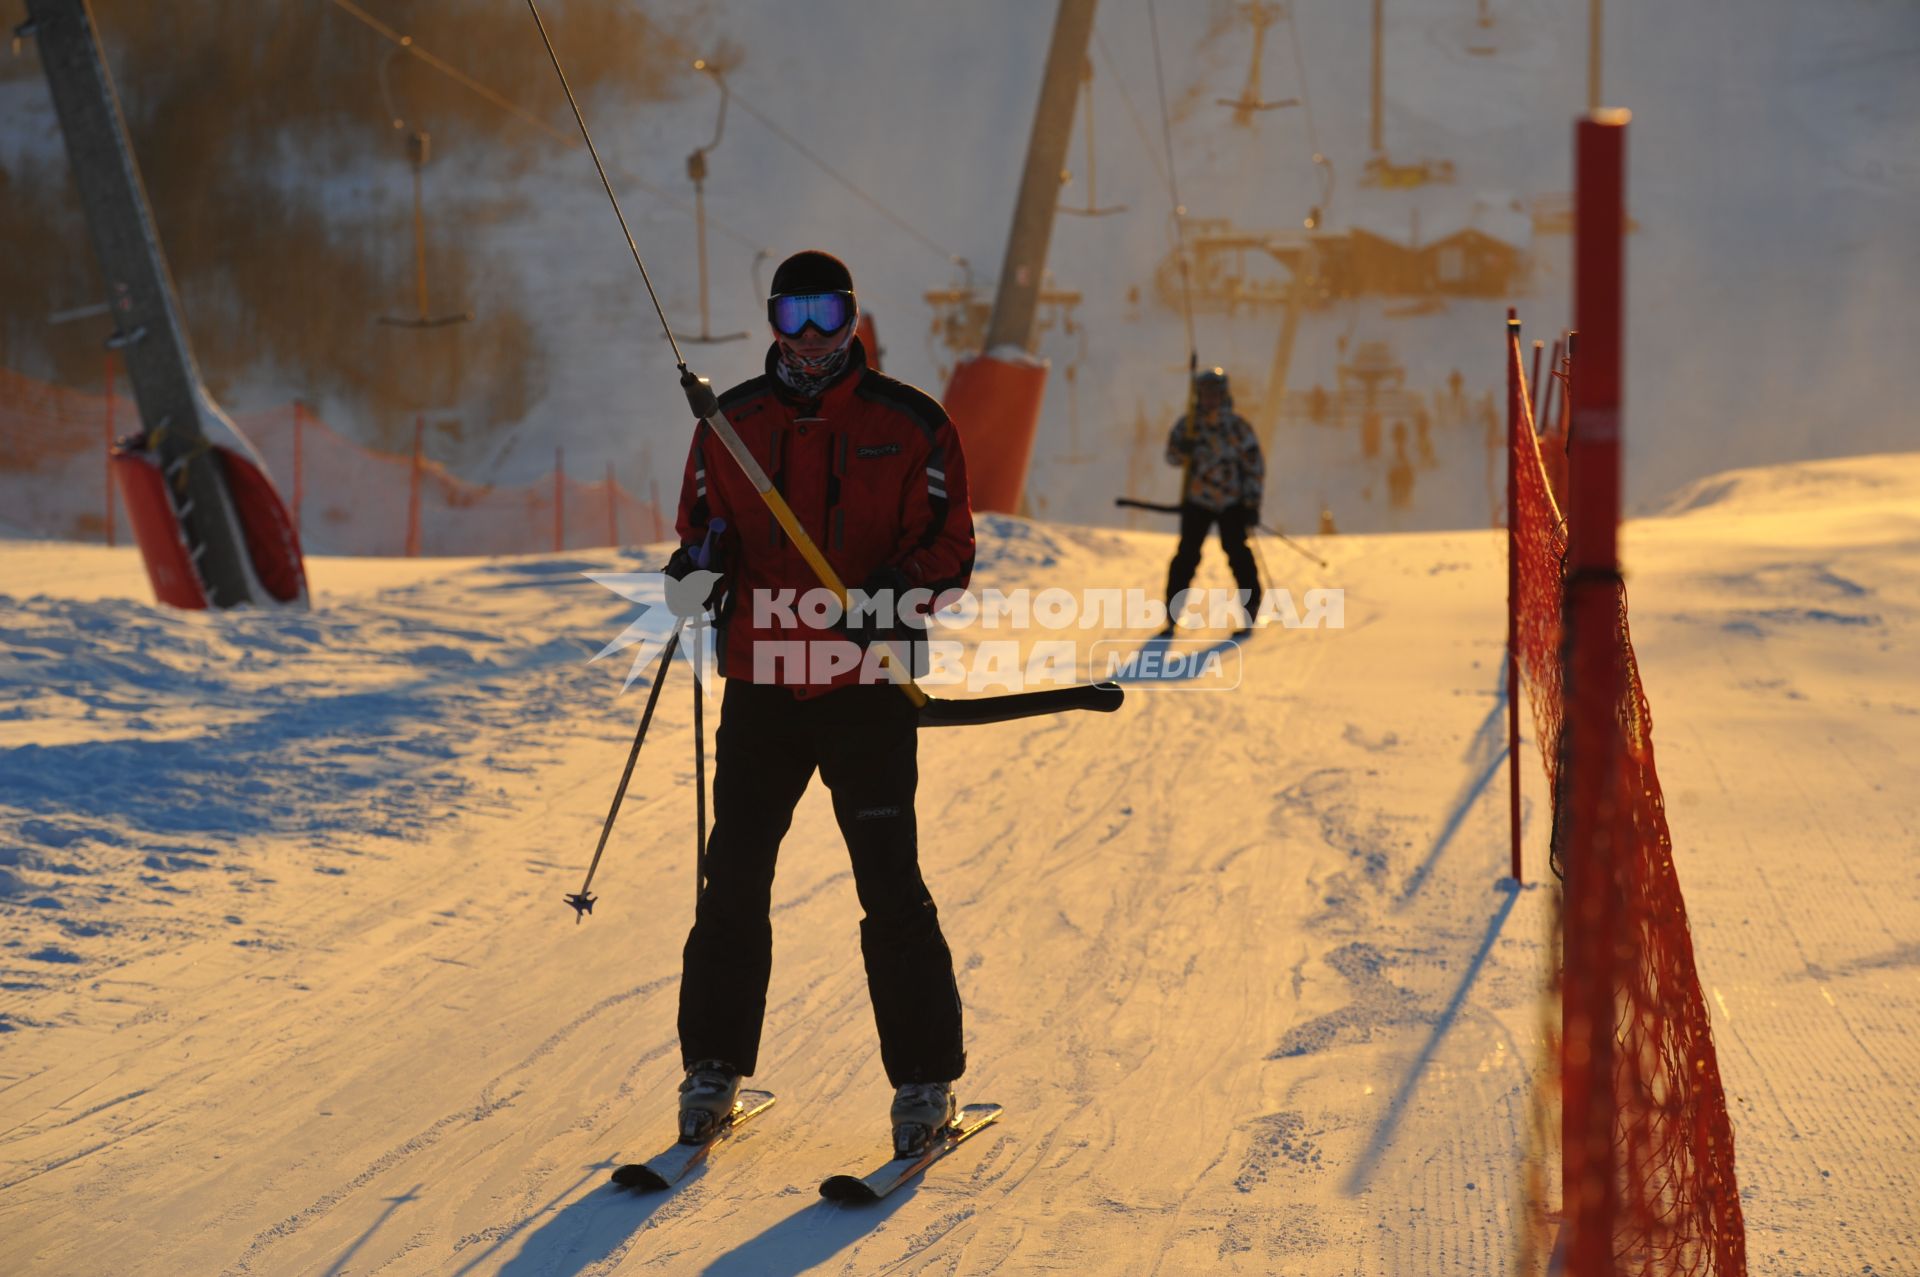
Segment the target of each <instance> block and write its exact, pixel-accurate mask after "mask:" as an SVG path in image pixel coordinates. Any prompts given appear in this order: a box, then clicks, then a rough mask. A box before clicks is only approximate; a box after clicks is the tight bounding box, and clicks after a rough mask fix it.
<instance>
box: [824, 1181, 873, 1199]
mask: <svg viewBox="0 0 1920 1277" xmlns="http://www.w3.org/2000/svg"><path fill="white" fill-rule="evenodd" d="M820 1196H822V1197H824V1198H826V1199H827V1200H828V1201H830V1202H877V1201H879V1200H880V1197H879V1195H878V1194H877V1193H875V1192H874V1191H873V1190H872V1189H871V1188H868V1187H867V1183H866V1181H865V1180H863V1179H860V1178H858V1177H857V1176H853V1175H835V1176H832V1177H830V1178H828V1179H826V1180H823V1181H821V1184H820Z"/></svg>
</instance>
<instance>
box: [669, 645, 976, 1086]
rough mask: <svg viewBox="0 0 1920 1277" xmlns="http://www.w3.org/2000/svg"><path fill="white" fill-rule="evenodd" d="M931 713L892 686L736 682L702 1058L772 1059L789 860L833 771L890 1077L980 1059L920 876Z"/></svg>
mask: <svg viewBox="0 0 1920 1277" xmlns="http://www.w3.org/2000/svg"><path fill="white" fill-rule="evenodd" d="M917 715H918V711H917V710H916V709H915V708H914V706H913V704H912V702H910V701H909V700H908V699H907V698H906V697H905V696H903V695H901V693H900V689H899V688H897V687H893V686H891V685H885V686H862V687H846V688H840V689H837V690H835V691H831V692H827V693H825V694H824V695H821V696H818V697H814V698H811V699H808V700H797V699H795V697H794V695H793V693H792V692H790V691H788V690H787V689H786V688H782V687H774V686H771V685H764V684H756V683H748V682H745V681H744V680H741V679H728V680H727V684H726V693H725V696H724V698H723V700H722V702H721V706H720V727H719V730H718V733H717V737H716V742H715V749H714V765H713V813H714V815H713V832H712V834H711V835H710V836H709V837H708V839H707V857H706V873H707V883H706V888H705V890H703V891H702V892H701V893H700V902H699V905H698V907H697V908H696V909H695V911H694V921H693V931H692V934H690V935H689V936H688V937H687V946H686V950H685V967H684V970H683V973H682V976H681V980H680V1053H681V1057H682V1061H683V1063H684V1064H685V1065H686V1066H687V1067H689V1068H691V1067H692V1066H693V1065H695V1064H697V1063H699V1062H701V1061H703V1060H719V1061H723V1062H725V1063H727V1064H730V1065H732V1066H733V1067H734V1068H736V1069H738V1070H739V1071H740V1072H741V1073H743V1074H751V1073H753V1072H754V1070H755V1068H756V1067H757V1066H758V1063H759V1056H760V1030H761V1022H762V1021H763V1019H764V1018H765V1016H766V1009H767V981H768V978H769V976H770V975H771V973H772V969H773V925H772V920H771V917H770V910H771V907H772V901H773V871H774V861H775V860H776V859H777V858H778V855H779V851H780V840H781V839H782V838H783V837H784V836H785V835H786V832H787V829H788V827H789V826H790V825H791V824H792V822H793V809H794V806H795V805H796V804H797V803H798V802H799V801H800V796H801V795H802V794H803V793H805V792H806V788H807V785H808V783H809V782H810V781H811V780H812V779H813V773H814V770H815V769H816V768H818V770H819V772H820V779H821V780H823V781H825V782H826V786H827V789H828V790H829V791H830V792H831V793H832V795H833V813H834V815H835V816H836V817H837V818H838V819H839V822H840V833H841V835H842V837H844V838H845V839H846V844H847V852H848V854H849V855H850V856H851V857H852V860H853V882H854V889H855V891H856V892H857V893H858V895H859V898H860V907H861V909H862V911H863V912H864V914H865V917H863V918H862V919H861V922H860V948H861V954H862V956H863V957H864V958H865V960H866V968H867V989H868V991H869V993H870V994H871V995H872V998H873V1018H874V1021H875V1023H876V1025H877V1026H878V1028H879V1030H880V1060H881V1063H882V1064H883V1065H884V1066H885V1068H886V1072H887V1079H888V1080H889V1081H890V1082H891V1083H892V1084H893V1085H895V1086H899V1085H901V1084H902V1083H906V1082H950V1081H952V1080H953V1079H955V1078H957V1077H959V1076H960V1074H961V1073H962V1072H963V1071H964V1070H965V1069H966V1063H967V1060H966V1052H965V1049H964V1047H963V1045H962V1041H961V1030H960V989H959V986H958V985H957V984H956V983H955V981H954V977H953V954H952V952H951V951H950V950H949V949H948V948H947V941H946V938H945V937H944V936H943V935H942V934H941V933H940V918H939V915H938V913H937V912H936V911H935V909H934V905H933V899H932V897H931V896H929V895H928V893H927V887H926V883H925V882H923V881H922V880H921V878H920V863H919V861H920V855H919V842H918V835H917V832H916V829H917V827H916V823H915V816H914V789H915V787H916V786H917V785H918V782H919V764H918V761H917V757H916V752H917V746H918V743H919V731H918V727H917Z"/></svg>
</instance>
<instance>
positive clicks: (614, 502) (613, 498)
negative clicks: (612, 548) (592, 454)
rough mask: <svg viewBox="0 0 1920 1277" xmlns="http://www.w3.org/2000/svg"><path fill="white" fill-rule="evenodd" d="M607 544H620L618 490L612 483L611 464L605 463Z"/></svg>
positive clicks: (617, 486)
mask: <svg viewBox="0 0 1920 1277" xmlns="http://www.w3.org/2000/svg"><path fill="white" fill-rule="evenodd" d="M607 544H608V545H619V544H620V488H619V485H617V484H616V483H614V481H613V462H611V461H609V462H607Z"/></svg>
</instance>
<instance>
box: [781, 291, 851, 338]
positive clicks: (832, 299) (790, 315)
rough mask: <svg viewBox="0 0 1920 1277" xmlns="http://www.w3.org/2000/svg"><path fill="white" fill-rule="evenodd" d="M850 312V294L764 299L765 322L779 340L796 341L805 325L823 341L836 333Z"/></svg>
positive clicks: (782, 296) (845, 321)
mask: <svg viewBox="0 0 1920 1277" xmlns="http://www.w3.org/2000/svg"><path fill="white" fill-rule="evenodd" d="M853 311H854V302H853V294H852V293H784V294H782V295H781V296H779V297H770V298H768V299H767V320H768V322H769V323H771V324H772V325H773V328H774V331H775V332H777V333H779V334H780V335H781V336H782V337H798V336H799V335H800V334H801V333H803V332H805V331H806V329H807V325H809V324H811V325H813V327H814V328H815V329H817V330H818V331H819V332H820V335H821V336H823V337H824V336H828V335H830V334H832V333H837V332H839V331H840V330H841V329H842V328H845V327H846V326H847V321H849V320H851V319H852V318H853Z"/></svg>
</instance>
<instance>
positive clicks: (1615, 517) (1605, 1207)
mask: <svg viewBox="0 0 1920 1277" xmlns="http://www.w3.org/2000/svg"><path fill="white" fill-rule="evenodd" d="M1628 118H1629V117H1628V114H1627V112H1625V111H1595V112H1593V113H1591V114H1589V115H1588V116H1587V117H1586V118H1584V119H1582V120H1581V121H1580V122H1579V123H1578V125H1577V126H1576V130H1575V137H1576V142H1575V159H1574V173H1575V179H1574V186H1575V205H1574V207H1575V213H1574V281H1573V297H1574V321H1575V326H1576V327H1577V328H1578V330H1579V332H1580V393H1579V398H1578V400H1577V402H1576V403H1575V404H1574V412H1573V439H1572V448H1573V451H1574V452H1576V453H1577V456H1576V457H1575V458H1574V462H1573V466H1572V472H1573V475H1572V477H1573V482H1572V484H1571V485H1570V486H1571V488H1572V491H1571V492H1570V493H1569V503H1570V506H1571V508H1570V510H1569V512H1568V516H1569V517H1568V522H1569V524H1570V531H1569V548H1568V572H1567V593H1566V611H1565V615H1566V635H1567V638H1566V642H1567V648H1568V660H1567V671H1566V694H1565V702H1564V703H1565V707H1566V710H1565V713H1566V723H1567V726H1568V729H1569V730H1570V731H1571V732H1572V734H1573V739H1572V742H1571V744H1572V751H1571V754H1570V756H1569V763H1570V775H1569V777H1568V788H1569V793H1568V798H1569V803H1568V824H1567V831H1568V832H1567V841H1566V845H1565V858H1566V867H1567V910H1566V955H1565V964H1564V965H1565V971H1566V980H1565V984H1564V986H1563V1001H1562V1004H1561V1016H1562V1031H1561V1086H1562V1093H1561V1147H1562V1153H1563V1162H1562V1166H1561V1175H1562V1182H1561V1191H1562V1195H1563V1197H1562V1200H1563V1202H1564V1210H1565V1212H1566V1218H1567V1222H1568V1225H1569V1234H1568V1246H1567V1269H1566V1271H1567V1273H1568V1277H1611V1274H1612V1273H1613V1272H1614V1257H1613V1240H1614V1224H1615V1219H1616V1216H1617V1215H1618V1212H1619V1186H1618V1183H1617V1170H1616V1166H1615V1161H1614V1158H1615V1153H1614V1147H1613V1125H1614V1118H1615V1107H1616V1099H1615V1094H1614V1068H1613V1058H1614V1033H1615V1023H1614V1017H1615V1006H1614V998H1615V990H1616V988H1617V986H1618V980H1619V967H1620V962H1621V953H1620V945H1621V944H1622V943H1623V942H1625V943H1631V939H1630V938H1626V937H1621V936H1619V935H1618V934H1617V931H1618V927H1617V921H1616V920H1617V918H1618V916H1619V913H1620V905H1619V902H1618V890H1619V886H1618V879H1617V877H1616V859H1617V856H1616V847H1617V846H1618V844H1619V827H1620V824H1621V821H1620V812H1619V810H1618V808H1619V796H1618V792H1617V768H1618V765H1619V759H1620V757H1621V753H1622V744H1623V743H1622V741H1621V739H1620V724H1619V719H1618V716H1617V707H1618V705H1619V703H1620V695H1621V691H1622V687H1623V681H1624V662H1623V661H1622V659H1621V652H1620V633H1619V591H1620V565H1619V545H1618V529H1617V524H1618V522H1619V518H1620V385H1621V350H1622V342H1621V325H1622V320H1623V312H1622V300H1623V295H1624V288H1623V284H1622V260H1621V259H1622V242H1621V241H1622V235H1623V231H1624V224H1625V204H1626V200H1625V194H1624V188H1625V159H1626V131H1627V120H1628Z"/></svg>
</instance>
